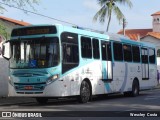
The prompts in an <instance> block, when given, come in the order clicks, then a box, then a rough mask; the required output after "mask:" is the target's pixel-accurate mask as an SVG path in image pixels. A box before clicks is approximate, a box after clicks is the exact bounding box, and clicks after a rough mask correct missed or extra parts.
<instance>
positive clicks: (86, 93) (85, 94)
mask: <svg viewBox="0 0 160 120" xmlns="http://www.w3.org/2000/svg"><path fill="white" fill-rule="evenodd" d="M90 98H91V90H90V85H89V83H88V82H87V81H85V80H84V81H83V82H82V84H81V87H80V95H79V96H78V101H79V102H80V103H87V102H88V101H89V100H90Z"/></svg>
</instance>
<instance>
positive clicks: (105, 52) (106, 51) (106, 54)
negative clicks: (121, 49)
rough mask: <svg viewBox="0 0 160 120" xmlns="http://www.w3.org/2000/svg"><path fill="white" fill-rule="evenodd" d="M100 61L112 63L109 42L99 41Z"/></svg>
mask: <svg viewBox="0 0 160 120" xmlns="http://www.w3.org/2000/svg"><path fill="white" fill-rule="evenodd" d="M101 46H102V47H101V50H102V60H107V61H112V52H111V42H106V41H101Z"/></svg>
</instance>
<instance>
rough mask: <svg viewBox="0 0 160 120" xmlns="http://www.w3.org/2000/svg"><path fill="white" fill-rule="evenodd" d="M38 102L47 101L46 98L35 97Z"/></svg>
mask: <svg viewBox="0 0 160 120" xmlns="http://www.w3.org/2000/svg"><path fill="white" fill-rule="evenodd" d="M36 100H37V102H38V103H39V104H46V103H47V102H48V98H36Z"/></svg>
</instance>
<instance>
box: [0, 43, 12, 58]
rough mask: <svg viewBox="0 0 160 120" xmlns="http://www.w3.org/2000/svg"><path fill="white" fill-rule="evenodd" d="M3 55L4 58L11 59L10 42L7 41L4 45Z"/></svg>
mask: <svg viewBox="0 0 160 120" xmlns="http://www.w3.org/2000/svg"><path fill="white" fill-rule="evenodd" d="M1 54H2V56H3V58H4V59H6V60H9V59H10V58H11V55H10V43H9V41H6V42H4V43H3V44H2V50H1Z"/></svg>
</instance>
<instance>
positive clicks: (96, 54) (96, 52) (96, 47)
mask: <svg viewBox="0 0 160 120" xmlns="http://www.w3.org/2000/svg"><path fill="white" fill-rule="evenodd" d="M92 45H93V57H94V58H95V59H99V58H100V55H99V41H98V39H92Z"/></svg>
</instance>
